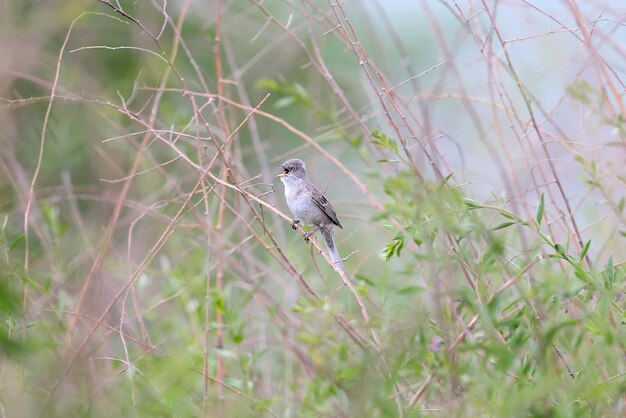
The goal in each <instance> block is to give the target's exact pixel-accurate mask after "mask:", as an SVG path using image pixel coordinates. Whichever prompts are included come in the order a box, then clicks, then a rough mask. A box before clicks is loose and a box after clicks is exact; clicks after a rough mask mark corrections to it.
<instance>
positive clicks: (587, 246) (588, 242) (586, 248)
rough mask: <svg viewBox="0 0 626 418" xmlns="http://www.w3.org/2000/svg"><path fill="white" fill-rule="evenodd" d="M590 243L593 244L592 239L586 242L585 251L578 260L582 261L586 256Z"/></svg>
mask: <svg viewBox="0 0 626 418" xmlns="http://www.w3.org/2000/svg"><path fill="white" fill-rule="evenodd" d="M590 245H591V240H589V241H587V243H586V244H585V248H583V252H582V253H580V259H579V260H578V261H582V259H583V258H585V256H586V255H587V252H588V251H589V246H590Z"/></svg>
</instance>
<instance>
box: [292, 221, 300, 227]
mask: <svg viewBox="0 0 626 418" xmlns="http://www.w3.org/2000/svg"><path fill="white" fill-rule="evenodd" d="M299 223H300V219H294V220H293V221H291V228H292V229H298V224H299Z"/></svg>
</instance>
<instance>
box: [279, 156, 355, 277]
mask: <svg viewBox="0 0 626 418" xmlns="http://www.w3.org/2000/svg"><path fill="white" fill-rule="evenodd" d="M281 167H282V169H283V172H282V173H281V174H279V175H278V176H279V177H280V179H281V181H282V182H283V184H284V185H285V199H286V200H287V206H289V209H290V210H291V212H292V213H293V214H294V216H295V217H296V219H294V220H293V222H291V227H292V228H293V229H296V225H297V224H298V223H300V222H303V223H305V224H307V225H312V226H314V227H315V228H314V229H313V230H312V231H311V232H307V233H306V234H304V240H305V241H307V242H308V241H309V237H310V236H311V235H313V234H314V233H315V232H316V231H317V230H320V231H322V235H323V236H324V241H325V242H326V248H328V255H329V256H330V259H331V260H332V261H333V263H335V266H336V267H337V268H338V269H339V270H343V263H342V262H341V258H340V257H339V252H338V251H337V246H336V245H335V239H334V234H333V225H337V226H338V227H339V228H342V229H343V227H342V226H341V224H340V223H339V219H337V214H336V213H335V210H334V209H333V207H332V205H331V204H330V203H329V202H328V200H327V199H326V197H325V196H324V195H323V194H322V192H321V191H320V189H318V188H317V187H315V185H314V184H313V183H311V181H310V180H309V176H307V174H306V168H305V165H304V161H302V160H299V159H297V158H293V159H291V160H288V161H286V162H285V163H284V164H282V165H281Z"/></svg>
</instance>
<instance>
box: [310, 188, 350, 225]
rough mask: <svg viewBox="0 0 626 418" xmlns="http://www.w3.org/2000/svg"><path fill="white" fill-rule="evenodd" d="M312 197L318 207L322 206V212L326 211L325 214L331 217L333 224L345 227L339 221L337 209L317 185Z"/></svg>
mask: <svg viewBox="0 0 626 418" xmlns="http://www.w3.org/2000/svg"><path fill="white" fill-rule="evenodd" d="M312 199H313V202H314V203H315V204H316V205H317V207H318V208H320V209H321V210H322V212H324V214H326V216H328V217H329V218H330V220H331V221H332V223H333V224H335V225H337V226H338V227H339V228H341V229H343V226H341V223H339V219H338V218H337V213H335V209H333V206H332V205H331V204H330V202H329V201H328V199H326V196H324V195H323V194H322V192H320V191H319V189H318V188H317V187H315V189H314V190H313V193H312Z"/></svg>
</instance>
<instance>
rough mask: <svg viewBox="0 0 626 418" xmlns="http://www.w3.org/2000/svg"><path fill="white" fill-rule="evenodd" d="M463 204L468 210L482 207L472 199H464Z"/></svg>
mask: <svg viewBox="0 0 626 418" xmlns="http://www.w3.org/2000/svg"><path fill="white" fill-rule="evenodd" d="M463 203H464V204H465V206H467V207H468V208H469V209H479V208H481V207H482V205H481V204H480V202H479V201H477V200H474V199H470V198H467V197H466V198H464V199H463Z"/></svg>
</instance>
